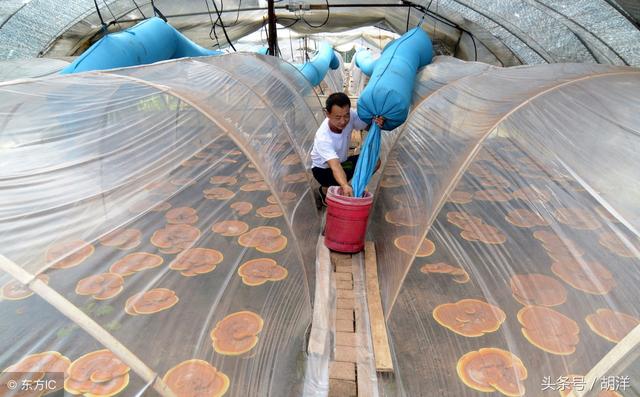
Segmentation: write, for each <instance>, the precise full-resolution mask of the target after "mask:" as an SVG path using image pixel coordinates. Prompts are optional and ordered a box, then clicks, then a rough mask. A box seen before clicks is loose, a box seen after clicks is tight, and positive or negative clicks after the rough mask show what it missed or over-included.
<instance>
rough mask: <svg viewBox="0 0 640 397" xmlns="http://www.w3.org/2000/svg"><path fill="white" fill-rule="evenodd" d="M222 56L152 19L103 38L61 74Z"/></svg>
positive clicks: (165, 24) (156, 19)
mask: <svg viewBox="0 0 640 397" xmlns="http://www.w3.org/2000/svg"><path fill="white" fill-rule="evenodd" d="M221 53H222V52H220V51H214V50H208V49H206V48H203V47H200V46H199V45H197V44H195V43H194V42H192V41H191V40H189V39H188V38H187V37H185V36H184V35H183V34H182V33H180V32H178V31H177V30H176V29H175V28H173V27H172V26H171V25H169V24H167V23H166V22H164V21H163V20H162V19H160V18H155V17H154V18H150V19H147V20H145V21H142V22H140V23H139V24H137V25H135V26H133V27H131V28H129V29H126V30H123V31H122V32H117V33H111V34H108V35H106V36H105V37H103V38H102V39H100V40H99V41H98V42H96V43H95V44H93V45H92V46H91V47H89V49H88V50H87V51H85V52H84V53H83V54H82V55H80V56H79V57H78V58H77V59H76V60H75V61H74V62H73V63H71V64H70V65H69V66H67V67H66V68H64V69H62V71H60V73H61V74H68V73H78V72H86V71H89V70H105V69H113V68H120V67H125V66H135V65H144V64H149V63H154V62H158V61H163V60H167V59H177V58H184V57H199V56H207V55H218V54H221Z"/></svg>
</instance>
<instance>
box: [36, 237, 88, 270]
mask: <svg viewBox="0 0 640 397" xmlns="http://www.w3.org/2000/svg"><path fill="white" fill-rule="evenodd" d="M93 251H95V248H94V247H93V245H91V244H89V243H87V242H86V241H83V240H71V241H63V242H59V243H55V244H51V245H50V246H49V248H47V252H46V254H45V260H46V261H47V262H54V264H53V265H52V266H51V267H52V268H53V269H69V268H71V267H75V266H78V265H79V264H81V263H82V262H84V261H85V259H87V258H88V257H90V256H91V255H92V254H93Z"/></svg>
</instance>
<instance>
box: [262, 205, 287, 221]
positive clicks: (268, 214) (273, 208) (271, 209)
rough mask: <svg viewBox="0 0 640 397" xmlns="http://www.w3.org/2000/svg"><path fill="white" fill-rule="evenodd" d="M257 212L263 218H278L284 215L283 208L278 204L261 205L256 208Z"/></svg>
mask: <svg viewBox="0 0 640 397" xmlns="http://www.w3.org/2000/svg"><path fill="white" fill-rule="evenodd" d="M256 213H257V214H258V215H259V216H261V217H263V218H277V217H279V216H282V215H283V212H282V209H281V208H280V206H279V205H277V204H270V205H267V206H265V207H260V208H258V209H257V210H256Z"/></svg>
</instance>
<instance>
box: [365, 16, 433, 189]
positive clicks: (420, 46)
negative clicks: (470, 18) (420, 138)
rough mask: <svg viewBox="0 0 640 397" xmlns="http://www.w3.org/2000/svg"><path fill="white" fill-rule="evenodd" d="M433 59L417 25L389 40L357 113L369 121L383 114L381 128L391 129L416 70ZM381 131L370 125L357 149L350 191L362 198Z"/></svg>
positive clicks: (407, 100) (403, 110)
mask: <svg viewBox="0 0 640 397" xmlns="http://www.w3.org/2000/svg"><path fill="white" fill-rule="evenodd" d="M431 58H433V46H432V45H431V40H430V39H429V36H427V34H426V33H425V32H424V31H423V30H422V28H420V27H417V28H415V29H412V30H410V31H408V32H407V33H405V34H404V35H402V36H401V37H399V38H398V39H396V40H394V41H392V42H391V43H389V45H387V46H386V47H385V49H384V51H383V52H382V56H380V58H379V59H378V60H377V61H376V63H375V66H374V69H373V74H372V77H371V79H370V80H369V83H368V84H367V86H366V87H365V89H364V90H363V91H362V94H361V95H360V98H359V99H358V116H359V117H360V118H361V119H362V120H363V121H366V122H370V121H371V120H372V119H373V117H375V116H382V117H384V125H383V129H385V130H392V129H394V128H396V127H398V126H399V125H400V124H402V123H404V122H405V120H406V119H407V115H408V114H409V107H410V105H411V97H412V94H413V84H414V81H415V78H416V73H417V72H418V69H419V68H421V67H423V66H425V65H427V64H429V63H430V62H431ZM380 133H381V132H380V130H379V129H378V128H377V125H373V126H372V127H371V129H370V130H369V133H368V134H367V138H366V139H365V142H364V143H363V144H362V149H361V150H360V157H359V158H358V162H357V163H356V169H355V171H354V174H353V180H352V186H353V194H354V196H356V197H362V195H363V193H364V189H365V188H366V186H367V184H368V183H369V180H370V179H371V175H373V170H374V168H375V165H376V163H377V161H378V157H379V155H380Z"/></svg>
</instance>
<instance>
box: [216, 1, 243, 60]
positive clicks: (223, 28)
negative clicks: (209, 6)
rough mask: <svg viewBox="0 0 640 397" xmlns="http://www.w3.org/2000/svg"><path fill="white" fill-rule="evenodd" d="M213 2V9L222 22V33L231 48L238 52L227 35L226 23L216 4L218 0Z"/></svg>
mask: <svg viewBox="0 0 640 397" xmlns="http://www.w3.org/2000/svg"><path fill="white" fill-rule="evenodd" d="M211 2H212V3H213V8H215V9H216V14H218V20H219V21H220V26H221V27H222V33H224V37H225V38H226V39H227V43H229V46H230V47H231V48H233V51H237V50H236V47H234V46H233V43H232V42H231V39H230V38H229V35H228V34H227V29H226V28H225V27H224V22H223V21H222V14H221V13H220V10H218V5H217V4H216V0H211ZM216 22H217V21H216ZM214 26H215V25H214ZM214 30H215V29H214Z"/></svg>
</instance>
